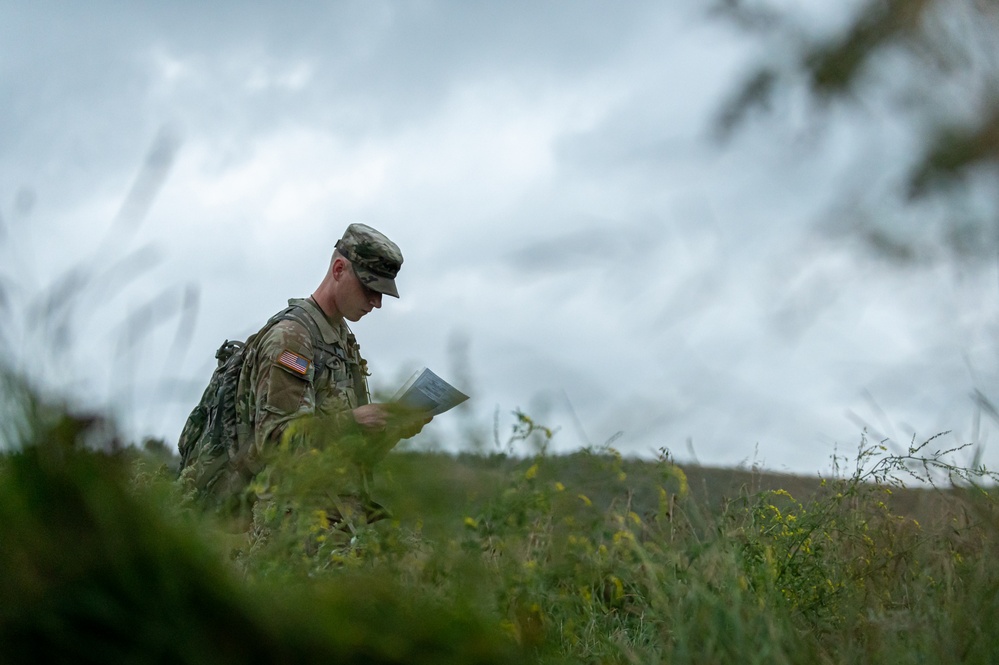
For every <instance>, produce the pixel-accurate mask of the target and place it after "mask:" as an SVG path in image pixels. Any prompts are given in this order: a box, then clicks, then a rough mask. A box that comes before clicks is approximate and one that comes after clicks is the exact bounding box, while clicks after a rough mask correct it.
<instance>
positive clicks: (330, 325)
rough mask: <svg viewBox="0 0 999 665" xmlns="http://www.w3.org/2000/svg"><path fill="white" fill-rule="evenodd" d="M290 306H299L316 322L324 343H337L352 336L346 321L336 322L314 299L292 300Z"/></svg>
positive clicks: (289, 302)
mask: <svg viewBox="0 0 999 665" xmlns="http://www.w3.org/2000/svg"><path fill="white" fill-rule="evenodd" d="M288 304H289V305H298V306H299V307H301V308H302V309H304V310H305V311H306V312H308V313H309V316H311V317H312V319H313V320H314V321H315V322H316V325H318V326H319V332H320V333H321V334H322V336H323V341H324V342H329V343H333V342H337V341H340V340H342V339H344V338H346V337H347V335H349V334H350V328H348V327H347V323H346V322H345V321H340V322H339V323H336V322H334V321H333V320H332V319H330V318H329V317H328V316H326V312H324V311H323V310H322V309H321V308H320V307H319V305H317V304H316V301H315V300H313V299H312V298H292V299H291V300H289V301H288Z"/></svg>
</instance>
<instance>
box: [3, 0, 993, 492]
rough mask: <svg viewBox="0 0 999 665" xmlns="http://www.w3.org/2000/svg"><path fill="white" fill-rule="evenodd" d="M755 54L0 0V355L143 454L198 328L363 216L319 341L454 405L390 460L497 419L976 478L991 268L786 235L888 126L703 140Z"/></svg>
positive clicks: (381, 20)
mask: <svg viewBox="0 0 999 665" xmlns="http://www.w3.org/2000/svg"><path fill="white" fill-rule="evenodd" d="M813 4H814V5H815V7H814V8H812V9H809V10H807V11H805V10H800V11H802V12H804V13H806V14H808V19H809V20H811V21H813V24H814V25H815V26H816V30H817V31H819V32H821V31H823V30H826V31H828V30H830V29H832V28H833V27H835V26H836V25H840V24H842V21H843V20H844V19H845V15H840V14H838V13H835V11H838V10H835V11H834V10H831V9H829V8H828V6H827V5H828V3H818V2H816V3H813ZM779 48H780V46H779V45H773V47H772V49H778V50H779ZM772 49H771V50H772ZM773 57H774V53H773V52H771V51H768V49H767V47H766V45H765V44H764V45H761V44H760V42H759V41H756V40H754V39H753V38H752V37H751V36H750V35H746V34H743V33H741V32H740V31H739V30H738V29H736V28H735V27H734V26H732V25H729V24H726V23H724V22H722V21H720V20H719V19H717V18H713V17H711V16H710V15H709V14H708V13H707V12H706V11H705V10H704V3H701V2H693V1H691V2H682V1H677V2H671V3H662V2H629V3H613V4H612V3H597V2H571V3H570V2H550V3H546V2H542V3H538V2H494V3H486V2H475V3H471V2H432V1H426V2H377V1H366V2H314V3H310V2H301V3H293V4H283V3H282V4H278V3H263V2H226V1H221V2H214V3H211V4H210V5H209V4H205V3H124V2H122V3H115V2H105V3H85V4H83V3H47V2H31V3H26V2H25V3H14V2H0V100H2V102H3V106H2V108H3V110H2V112H0V256H2V257H3V268H2V270H0V273H2V274H0V279H2V282H0V287H2V291H0V295H3V299H2V301H0V305H2V306H3V307H4V308H5V309H6V310H7V312H6V313H5V314H4V316H5V319H6V324H5V326H4V327H3V329H2V330H0V332H2V334H3V335H4V340H3V341H4V344H5V348H6V349H7V350H8V356H9V357H10V358H11V359H12V360H13V362H14V364H15V365H16V366H17V367H18V368H19V369H20V370H21V371H23V372H24V373H25V374H27V375H28V376H29V377H31V378H32V379H33V380H34V381H35V382H36V383H37V384H39V385H44V386H47V387H50V388H52V389H54V390H59V391H62V392H63V393H64V394H67V395H69V396H71V397H72V399H74V400H75V401H77V402H79V403H80V404H82V405H85V406H87V408H106V409H109V410H110V411H111V412H112V413H114V414H115V415H116V416H117V417H118V418H120V420H121V422H122V424H123V426H124V427H125V428H126V429H127V430H128V431H129V432H130V434H131V436H133V437H136V438H140V437H142V436H146V435H150V436H155V437H162V438H164V439H166V440H167V441H169V442H171V443H173V442H175V441H176V438H177V436H178V434H179V431H180V428H181V426H182V424H183V420H184V418H185V417H186V415H187V413H188V412H189V410H190V409H191V407H193V405H194V404H195V402H196V401H197V399H198V397H199V396H200V394H201V391H202V390H203V388H204V385H205V383H206V382H207V380H208V378H209V375H210V373H211V369H212V368H213V366H214V358H213V355H214V351H215V349H216V348H217V347H218V346H219V344H220V343H221V342H222V341H223V340H225V339H227V338H228V339H232V338H238V339H242V338H245V337H246V336H247V335H249V334H251V333H252V332H254V331H255V330H256V329H257V327H259V325H260V324H262V322H263V321H264V320H265V319H266V318H267V317H268V316H269V315H271V314H273V313H274V312H276V311H277V310H279V309H280V308H282V307H283V305H284V303H285V301H286V300H287V299H288V298H292V297H303V296H307V295H308V294H310V293H311V292H312V290H313V289H314V288H315V287H316V286H317V285H318V283H319V281H320V280H321V278H322V276H323V272H324V270H325V269H326V268H327V264H328V260H329V255H330V252H331V250H332V247H333V244H334V242H335V241H336V240H337V238H338V237H339V236H340V234H341V233H342V231H343V229H344V228H345V227H346V226H347V224H349V223H351V222H363V223H366V224H369V225H371V226H374V227H376V228H378V229H380V230H381V231H383V232H384V233H386V234H387V235H388V236H389V237H391V238H392V239H393V240H395V241H396V242H397V243H398V244H399V245H400V246H401V248H402V250H403V253H404V256H405V264H404V266H403V269H402V272H401V274H400V277H399V279H398V284H399V290H400V292H401V295H402V297H401V299H399V300H398V301H397V300H394V299H389V298H386V299H385V302H384V303H383V308H382V309H381V310H380V311H377V312H375V313H373V314H372V315H371V316H369V317H366V318H365V319H364V320H362V321H361V322H359V323H358V324H356V325H355V326H353V328H354V332H355V333H356V334H357V336H358V338H359V340H360V343H361V347H362V352H363V353H364V355H365V356H366V357H367V358H368V360H369V363H370V366H371V369H372V370H373V372H374V376H373V377H372V378H373V385H374V386H375V387H376V388H379V389H382V390H389V391H391V390H392V389H393V388H394V387H395V386H396V385H398V384H400V383H401V382H402V381H403V380H404V379H405V378H406V377H407V376H408V374H409V373H410V372H411V371H413V370H414V369H416V368H417V367H419V366H422V365H427V366H429V367H431V368H432V369H434V370H435V371H437V372H438V373H439V374H441V375H442V376H443V377H444V378H447V379H450V380H452V381H453V382H455V383H456V384H458V387H459V388H461V389H464V390H465V391H466V392H468V393H469V394H470V395H471V396H472V399H471V400H470V401H469V402H468V407H467V408H463V409H462V410H461V412H458V413H450V414H447V415H445V416H442V417H440V418H438V419H437V421H435V422H434V423H433V424H432V425H430V426H429V427H428V428H427V432H426V433H425V435H424V436H423V439H422V442H421V443H422V445H430V444H431V443H433V442H437V443H439V444H440V445H443V446H444V447H446V448H449V449H457V448H460V447H462V446H464V445H467V444H466V443H465V441H466V440H467V435H464V434H460V433H461V432H462V431H466V430H468V429H472V430H476V431H478V432H479V433H480V435H481V436H482V437H484V438H485V440H486V450H491V449H493V444H492V437H493V428H494V422H498V427H499V436H500V439H501V440H505V439H506V436H507V433H508V432H509V426H510V425H509V423H510V418H511V413H512V412H513V411H514V410H516V409H522V410H524V411H525V412H527V413H528V414H530V415H531V416H533V417H534V418H535V419H536V420H538V421H539V422H541V423H542V424H544V425H548V426H551V427H553V428H558V432H557V434H556V436H555V439H554V441H553V444H552V448H553V449H554V450H557V451H569V450H574V449H578V448H580V447H582V446H585V445H601V444H604V443H606V442H608V441H613V443H614V446H615V447H617V448H618V449H620V450H621V451H622V452H624V453H627V454H636V455H648V454H652V453H654V452H655V451H656V450H657V449H659V448H661V447H666V448H668V449H670V450H671V451H672V452H673V454H674V455H675V457H676V458H677V459H678V460H680V461H691V460H693V459H694V458H696V459H697V460H699V461H700V462H701V463H704V464H713V465H736V464H753V463H759V464H762V465H763V466H766V467H768V468H771V469H775V470H786V471H794V472H805V473H815V472H827V471H828V470H829V468H830V456H831V455H832V454H833V453H834V451H836V450H838V451H839V452H840V453H853V452H854V451H855V450H856V446H857V444H858V442H859V440H860V437H861V433H862V431H863V430H864V428H865V427H866V428H868V430H869V432H870V438H872V439H875V440H877V439H880V438H884V437H891V439H892V441H895V442H897V443H899V444H900V445H905V444H908V443H909V442H910V441H911V440H912V438H913V437H915V438H916V439H917V441H920V440H923V439H925V438H928V437H930V436H932V435H934V434H936V433H938V432H941V431H944V430H950V431H952V432H953V433H952V434H951V435H948V437H946V438H945V441H946V443H948V444H952V443H953V444H958V443H965V442H968V441H972V440H976V441H977V440H984V442H985V443H984V445H985V451H984V459H985V461H986V462H987V463H990V465H991V466H995V465H996V463H997V462H999V450H993V448H994V447H995V445H996V444H993V443H990V442H989V441H988V437H989V430H991V428H992V427H993V425H994V423H992V421H991V420H990V419H989V417H988V416H987V415H985V416H982V417H981V418H980V419H979V418H977V416H976V414H977V409H976V406H975V402H974V401H973V400H972V398H971V395H972V394H974V392H975V391H976V390H978V391H981V393H982V394H983V395H984V396H985V397H986V398H988V399H990V400H992V399H996V398H999V394H997V390H996V378H997V375H999V371H997V370H999V363H997V357H996V316H995V313H996V307H995V305H996V302H997V274H996V266H995V264H994V263H991V264H982V263H976V264H973V265H956V264H954V263H953V262H947V261H924V262H917V263H914V264H898V263H892V262H890V261H888V260H886V259H885V257H883V256H878V255H876V254H875V253H872V252H870V251H869V250H868V248H866V247H865V246H864V245H863V244H862V243H860V242H859V241H857V240H856V239H854V238H851V237H850V236H848V235H846V236H844V235H842V234H838V235H830V234H825V233H822V232H821V230H820V229H821V228H822V223H821V222H822V220H824V219H828V217H829V216H830V215H835V214H836V212H835V211H836V210H837V204H838V203H840V201H839V197H841V196H842V192H843V189H844V186H846V187H852V188H853V190H854V191H856V190H857V189H858V183H861V185H860V188H861V189H862V188H863V186H864V183H868V182H871V183H874V182H876V181H877V180H878V178H880V177H883V175H884V174H885V173H890V172H891V171H892V169H894V168H896V167H895V166H893V165H894V164H895V163H896V161H897V160H895V159H894V156H896V155H897V154H899V152H900V151H905V150H908V149H911V137H909V136H908V135H907V134H906V132H905V128H900V127H898V126H897V122H896V121H895V119H893V118H892V116H891V115H890V114H888V113H882V114H879V113H878V111H877V110H876V109H872V108H867V109H866V111H865V113H864V114H863V115H861V114H859V113H849V112H843V113H839V114H834V115H830V116H827V117H826V118H825V121H824V125H823V126H822V127H821V128H820V131H812V128H811V123H812V122H813V121H812V120H810V119H809V117H808V116H807V114H806V113H805V112H804V111H803V110H802V108H801V106H800V105H795V104H793V103H791V104H789V105H787V106H785V107H779V108H777V109H776V110H775V111H774V113H773V114H771V115H770V116H767V117H764V118H757V119H756V120H754V121H753V122H751V123H750V124H749V125H747V127H745V128H744V129H743V131H740V132H738V133H736V134H735V135H734V136H733V137H732V138H731V139H730V140H729V141H727V142H724V143H719V142H718V141H715V140H712V136H713V130H714V127H715V121H716V119H717V117H718V114H719V112H720V109H721V108H722V107H723V106H724V104H725V102H726V101H727V100H728V99H729V98H730V96H731V95H732V94H733V91H734V90H735V88H736V87H737V85H738V83H739V82H740V81H741V80H742V79H743V77H744V76H746V75H747V74H748V73H749V72H750V71H751V70H752V68H753V66H754V65H755V64H757V63H758V62H759V61H760V59H761V58H773ZM844 183H845V184H844ZM979 420H980V423H979V422H978V421H979Z"/></svg>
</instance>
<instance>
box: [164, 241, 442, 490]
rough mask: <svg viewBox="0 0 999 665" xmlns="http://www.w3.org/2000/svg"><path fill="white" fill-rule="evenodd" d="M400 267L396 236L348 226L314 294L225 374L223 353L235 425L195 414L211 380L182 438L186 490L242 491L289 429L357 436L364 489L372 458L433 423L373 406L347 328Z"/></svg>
mask: <svg viewBox="0 0 999 665" xmlns="http://www.w3.org/2000/svg"><path fill="white" fill-rule="evenodd" d="M401 266H402V253H401V252H400V251H399V247H398V246H397V245H396V244H395V243H394V242H392V241H391V240H389V239H388V238H387V237H385V236H384V235H382V234H381V233H379V232H378V231H376V230H375V229H373V228H371V227H369V226H366V225H364V224H351V225H350V226H348V227H347V229H346V231H345V232H344V234H343V237H341V238H340V240H339V241H337V243H336V249H335V250H334V252H333V257H332V259H331V261H330V265H329V270H327V272H326V275H325V276H324V278H323V280H322V282H321V283H320V285H319V287H318V288H317V289H316V290H315V292H314V293H313V294H312V296H310V297H309V298H305V299H293V300H289V301H288V305H289V307H288V308H287V309H285V310H283V311H282V312H279V313H278V314H276V315H275V316H273V317H271V319H270V320H269V321H268V322H267V323H266V324H265V325H264V326H263V328H261V330H260V331H259V332H258V333H257V334H255V335H253V336H251V337H250V338H249V339H248V340H247V341H246V344H245V345H238V344H237V346H236V347H235V349H234V350H235V351H236V354H235V356H234V357H233V358H232V359H231V360H230V361H228V365H229V366H230V367H229V370H228V371H229V375H228V376H229V378H227V377H226V376H223V375H224V372H223V370H225V369H226V367H225V364H226V359H225V358H224V357H220V367H219V370H217V371H216V375H217V377H219V378H218V384H219V386H224V385H225V384H226V381H229V382H230V383H231V384H232V385H233V386H234V389H235V390H234V397H233V398H231V399H230V400H229V401H234V405H230V406H229V407H228V412H232V413H233V414H234V418H233V421H234V422H233V424H232V426H231V427H228V428H227V427H226V421H225V418H224V417H223V416H222V415H211V416H207V415H206V416H205V417H203V418H200V419H199V418H198V417H197V414H198V411H199V408H201V406H202V405H204V404H205V402H206V400H207V399H208V397H209V396H212V397H214V395H216V394H222V393H224V392H225V390H223V389H217V388H213V386H214V384H215V383H216V377H213V383H212V385H209V389H208V390H206V391H205V395H206V397H203V398H202V405H199V407H198V408H196V409H195V411H194V412H192V416H191V418H189V420H188V424H187V425H185V430H184V433H183V434H182V435H181V442H180V446H179V448H180V452H181V457H182V462H181V470H182V471H181V478H182V479H184V480H185V482H186V483H187V485H188V486H189V487H193V488H194V489H196V490H197V491H198V492H199V493H201V494H202V495H209V496H211V497H214V498H215V499H216V500H219V501H226V500H229V499H231V498H232V497H236V496H239V495H241V493H242V492H243V490H244V489H245V488H246V487H247V485H248V484H249V482H250V481H251V480H252V479H253V477H254V476H256V475H257V474H258V473H259V472H260V471H261V470H262V469H263V467H264V465H265V462H266V459H265V458H266V456H267V454H268V453H269V452H271V451H273V450H274V449H276V448H277V446H278V445H279V443H280V442H281V441H282V438H283V437H285V436H286V433H287V434H289V435H290V434H294V435H295V436H299V437H303V438H305V439H309V438H310V437H313V438H317V437H322V438H324V439H330V438H351V437H353V438H354V439H355V440H357V441H360V444H359V445H357V446H355V451H354V453H355V454H354V455H353V456H354V457H355V459H354V460H353V461H354V462H356V463H357V464H358V466H359V467H360V469H361V471H362V484H364V485H365V488H364V489H365V491H366V480H367V474H368V473H369V471H370V464H371V463H373V461H376V460H377V459H378V457H379V456H380V455H382V454H384V452H386V451H387V450H388V449H389V448H391V447H392V446H394V445H395V444H396V443H397V442H398V441H399V440H400V439H403V438H409V437H411V436H414V435H415V434H417V433H418V432H419V431H420V430H421V429H422V428H423V426H424V425H425V424H426V423H428V422H430V418H429V417H424V416H422V415H420V416H415V417H414V414H412V413H401V412H399V410H398V409H397V408H395V407H394V406H393V405H390V404H377V403H376V404H373V403H371V402H370V399H369V394H368V388H367V374H368V372H367V363H366V362H365V360H364V359H363V358H362V357H361V354H360V348H359V346H358V344H357V341H356V339H355V338H354V335H353V334H352V333H351V331H350V329H349V328H348V326H347V321H351V322H355V321H358V320H360V319H361V317H363V316H365V315H366V314H368V313H370V312H371V311H372V310H374V309H378V308H380V307H381V304H382V297H383V296H384V295H390V296H393V297H396V298H398V297H399V292H398V290H397V289H396V284H395V277H396V275H397V274H398V272H399V268H400V267H401ZM230 344H232V343H229V342H227V345H230ZM227 345H224V346H223V349H220V350H219V353H220V354H222V353H223V350H224V349H225V348H226V346H227ZM237 372H238V378H237ZM215 399H216V400H217V402H218V401H221V404H220V405H217V406H215V407H214V408H212V407H209V408H208V409H207V410H206V411H207V412H211V413H212V414H215V412H219V413H220V414H224V413H225V412H227V407H226V404H225V402H226V401H227V400H226V399H225V398H224V397H223V398H221V400H219V399H218V398H215ZM233 407H234V408H233ZM213 425H214V426H213ZM227 429H232V430H234V431H233V432H232V434H231V435H223V436H221V437H219V436H218V435H214V436H215V439H214V440H213V438H212V437H213V434H212V432H215V431H226V430H227ZM289 429H293V430H294V432H290V431H289ZM313 443H315V442H313Z"/></svg>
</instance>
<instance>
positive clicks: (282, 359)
mask: <svg viewBox="0 0 999 665" xmlns="http://www.w3.org/2000/svg"><path fill="white" fill-rule="evenodd" d="M277 361H278V364H279V365H281V366H282V367H287V368H288V369H290V370H291V371H292V372H295V373H296V374H301V375H302V376H305V374H306V373H307V372H308V371H309V361H308V360H306V359H305V358H303V357H302V356H300V355H298V354H297V353H292V352H291V351H282V352H281V355H279V356H278V359H277Z"/></svg>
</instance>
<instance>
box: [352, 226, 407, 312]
mask: <svg viewBox="0 0 999 665" xmlns="http://www.w3.org/2000/svg"><path fill="white" fill-rule="evenodd" d="M336 248H337V250H339V252H340V254H342V255H343V257H344V258H345V259H347V260H348V261H350V263H351V265H352V266H354V272H355V273H357V278H358V279H360V280H361V284H364V285H365V286H366V287H368V288H369V289H373V290H375V291H378V292H379V293H384V294H386V295H390V296H395V297H396V298H398V297H399V291H398V290H397V289H396V288H395V276H396V275H397V274H398V273H399V268H401V267H402V252H401V251H399V246H398V245H396V244H395V243H394V242H392V241H391V240H389V239H388V238H386V237H385V236H384V235H383V234H381V233H380V232H378V231H376V230H375V229H373V228H371V227H370V226H367V225H365V224H351V225H350V226H348V227H347V230H346V231H344V232H343V237H342V238H340V239H339V240H338V241H337V243H336Z"/></svg>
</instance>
